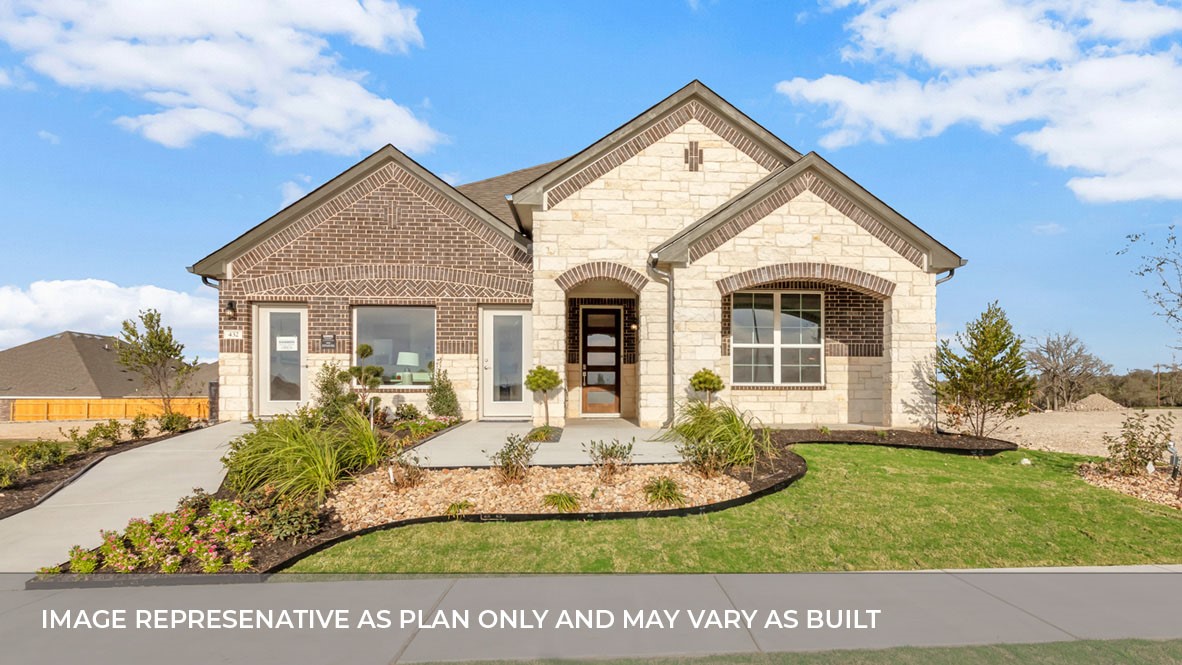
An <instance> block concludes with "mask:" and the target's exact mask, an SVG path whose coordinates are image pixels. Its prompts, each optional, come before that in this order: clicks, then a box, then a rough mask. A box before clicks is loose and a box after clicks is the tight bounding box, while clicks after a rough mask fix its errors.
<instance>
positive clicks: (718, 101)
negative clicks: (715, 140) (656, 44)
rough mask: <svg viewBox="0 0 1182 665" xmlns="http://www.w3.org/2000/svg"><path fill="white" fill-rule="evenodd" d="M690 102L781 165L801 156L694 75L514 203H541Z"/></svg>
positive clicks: (533, 184)
mask: <svg viewBox="0 0 1182 665" xmlns="http://www.w3.org/2000/svg"><path fill="white" fill-rule="evenodd" d="M693 102H697V103H699V104H701V105H703V106H704V107H705V108H706V109H708V110H709V111H711V112H713V114H714V115H716V116H718V117H719V118H721V119H722V120H723V121H724V122H726V123H728V124H730V125H732V126H734V127H735V128H737V129H738V130H739V131H740V132H741V133H742V134H743V136H744V137H745V138H746V139H747V140H749V141H751V142H752V143H753V144H754V145H756V146H758V147H759V148H761V149H763V150H764V151H766V152H768V153H770V154H772V155H774V156H775V157H776V158H777V159H778V160H779V161H780V162H781V163H782V164H783V165H788V164H792V163H793V162H795V161H796V160H797V159H799V158H800V153H799V152H797V151H796V150H795V149H794V148H793V147H792V146H790V145H788V144H787V143H784V142H783V141H782V140H780V138H779V137H777V136H776V135H775V134H772V133H771V132H769V131H768V130H766V129H764V128H763V126H761V125H760V124H759V123H757V122H755V121H754V120H752V119H751V118H749V117H748V116H747V115H746V114H744V113H743V112H742V111H740V110H739V109H737V108H735V107H734V106H733V105H732V104H731V103H730V102H728V101H726V100H725V99H723V98H722V97H720V96H719V95H718V93H716V92H714V91H713V90H711V89H710V88H708V87H706V85H705V84H703V83H702V82H701V81H698V80H696V79H695V80H694V81H691V82H690V83H689V85H686V86H685V87H683V88H682V89H680V90H678V91H677V92H675V93H673V94H672V95H669V96H668V97H666V98H665V99H664V100H662V101H661V102H659V103H657V104H656V105H655V106H653V107H652V108H650V109H648V110H647V111H645V112H644V113H641V114H640V115H638V116H636V117H635V118H633V119H632V120H629V121H628V122H626V123H624V124H623V125H622V126H620V127H619V128H618V129H616V130H615V131H614V132H612V133H611V134H608V135H607V136H605V137H603V138H602V139H600V140H598V141H596V142H595V143H593V144H591V145H590V146H588V147H587V148H585V149H584V150H583V151H581V152H579V153H578V154H576V155H575V156H573V157H571V158H570V159H567V160H565V161H563V162H562V163H560V164H559V165H558V166H556V167H555V168H553V169H550V170H549V171H547V172H546V173H545V174H543V175H541V176H540V177H538V178H537V179H535V180H533V181H532V182H530V183H527V184H525V185H523V186H522V187H521V188H520V189H518V190H517V191H516V192H514V193H513V197H512V202H513V205H514V206H519V205H539V206H540V205H543V204H544V201H543V195H544V194H545V192H546V190H547V189H549V188H551V187H553V186H555V185H557V184H559V183H561V182H563V181H564V180H566V179H567V178H569V177H571V176H572V175H575V174H577V173H579V172H580V171H581V170H583V169H584V168H586V167H587V166H589V165H591V164H594V163H595V162H596V160H598V159H600V158H601V157H602V156H604V155H605V154H607V153H608V152H610V151H611V150H613V149H615V148H616V147H618V146H620V145H622V144H624V143H626V142H627V141H629V140H632V139H633V138H635V137H637V136H639V135H641V134H643V133H644V132H645V131H647V130H649V129H650V128H652V127H653V126H654V125H655V124H657V123H659V122H661V120H662V119H664V118H665V117H666V116H668V115H670V114H671V113H673V112H675V111H676V110H677V109H679V108H680V107H683V106H685V105H688V104H691V103H693Z"/></svg>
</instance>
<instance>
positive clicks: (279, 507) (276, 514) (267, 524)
mask: <svg viewBox="0 0 1182 665" xmlns="http://www.w3.org/2000/svg"><path fill="white" fill-rule="evenodd" d="M322 520H323V511H321V509H320V507H319V506H318V505H316V504H315V503H312V502H310V501H284V502H281V503H278V504H276V505H275V506H273V507H272V508H271V509H270V510H269V511H268V512H267V513H266V514H265V515H263V516H262V517H261V518H260V521H261V524H262V527H263V529H265V530H266V532H267V534H268V535H269V536H271V537H272V538H274V539H275V540H298V539H300V538H307V537H309V536H314V535H316V534H318V533H320V527H321V523H322Z"/></svg>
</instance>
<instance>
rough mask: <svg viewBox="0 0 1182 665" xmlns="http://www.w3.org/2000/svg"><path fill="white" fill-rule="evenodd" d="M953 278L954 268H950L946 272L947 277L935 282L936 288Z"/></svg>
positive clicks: (954, 274)
mask: <svg viewBox="0 0 1182 665" xmlns="http://www.w3.org/2000/svg"><path fill="white" fill-rule="evenodd" d="M955 276H956V268H952V269H950V270H949V271H948V276H947V277H941V278H939V279H937V280H936V286H940V285H941V284H943V283H944V282H947V281H948V280H950V279H952V278H953V277H955Z"/></svg>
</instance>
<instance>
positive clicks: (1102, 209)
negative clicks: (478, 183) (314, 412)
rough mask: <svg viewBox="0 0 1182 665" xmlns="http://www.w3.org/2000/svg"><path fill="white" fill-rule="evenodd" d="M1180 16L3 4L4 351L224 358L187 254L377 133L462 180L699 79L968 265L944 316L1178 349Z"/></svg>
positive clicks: (1057, 11)
mask: <svg viewBox="0 0 1182 665" xmlns="http://www.w3.org/2000/svg"><path fill="white" fill-rule="evenodd" d="M1180 39H1182V4H1179V3H1178V2H1164V1H1163V2H1152V1H1149V0H1138V1H1133V2H1122V1H1119V0H1045V1H1041V2H1030V3H1018V2H1006V1H1005V0H957V1H956V2H949V1H948V0H865V1H857V0H826V1H823V2H820V3H817V2H779V1H770V0H769V1H767V2H737V1H728V0H714V1H711V0H696V1H687V0H665V1H657V0H653V1H651V2H643V3H636V2H623V1H612V0H599V1H595V2H576V1H565V2H550V1H538V2H531V1H520V2H496V3H492V2H479V1H474V2H460V1H455V0H452V1H448V2H427V1H424V2H409V1H399V2H394V1H382V0H363V1H362V2H355V1H348V0H337V1H332V2H330V1H328V0H282V1H275V2H269V3H262V2H259V3H240V2H236V1H234V0H228V1H227V0H169V1H168V2H144V1H142V0H141V1H140V2H131V1H129V0H95V1H92V2H83V1H78V0H44V1H26V0H5V1H3V2H0V136H2V137H3V138H2V141H0V198H2V200H3V201H4V202H5V205H3V206H0V348H6V347H10V346H13V345H16V344H21V343H24V342H27V341H30V340H33V339H36V338H39V337H41V336H44V335H47V334H52V333H56V332H60V331H62V330H77V331H82V332H93V333H109V334H113V333H115V332H116V331H117V330H118V328H119V324H120V322H121V321H122V320H123V319H125V318H129V317H131V316H134V315H135V313H136V312H138V311H139V310H141V309H143V308H146V307H154V308H157V309H159V310H160V311H161V312H162V313H163V315H164V317H165V320H166V322H168V323H170V324H171V325H172V326H173V327H174V329H175V330H176V332H177V334H178V335H179V336H180V338H181V340H182V341H184V342H185V344H186V347H187V351H188V352H189V353H195V354H197V355H198V356H199V357H201V358H202V359H212V358H213V357H215V356H216V330H215V309H216V304H215V293H214V291H213V290H212V289H210V288H208V287H205V286H203V285H202V284H201V282H200V280H199V279H198V278H197V277H195V276H193V275H191V274H189V273H188V272H187V271H186V270H185V268H186V266H189V265H192V264H193V263H194V262H196V261H197V260H199V259H200V258H202V257H204V256H205V255H207V254H208V253H210V252H211V251H213V250H215V249H217V248H218V247H220V246H222V245H223V244H225V243H226V242H229V241H230V240H232V239H233V238H234V237H236V236H238V235H239V234H240V233H242V232H243V231H245V230H246V229H248V228H250V227H252V226H254V225H255V224H257V223H259V222H260V221H262V220H264V219H266V218H267V217H269V216H270V215H272V214H273V213H275V212H276V211H278V210H279V209H281V208H282V207H283V206H285V205H286V204H288V203H290V202H292V201H293V200H295V199H297V198H298V197H299V196H301V195H303V194H304V193H306V192H308V191H310V190H311V189H313V188H315V187H316V186H318V185H320V184H322V183H324V182H325V181H327V180H329V179H331V178H332V177H333V176H335V175H337V174H338V173H340V172H341V171H343V170H345V169H347V168H348V167H349V166H351V165H353V164H354V163H356V162H357V161H358V160H359V159H361V158H362V157H364V156H365V155H367V154H369V153H371V152H373V151H374V150H376V149H378V148H380V147H381V146H382V145H384V144H386V143H393V144H394V145H396V146H398V147H399V148H401V149H403V150H404V151H405V152H407V153H408V154H410V155H411V156H412V157H414V158H415V159H416V160H418V161H419V162H420V163H422V164H423V165H424V166H426V167H427V168H429V169H431V170H432V171H434V172H435V173H437V174H439V175H440V176H441V177H442V178H444V179H445V180H447V181H449V182H452V183H453V184H460V183H464V182H471V181H474V180H479V179H482V178H487V177H491V176H493V175H497V174H500V173H504V172H507V171H511V170H515V169H519V168H524V167H527V166H531V165H534V164H538V163H541V162H547V161H551V160H555V159H559V158H563V157H567V156H569V155H571V154H573V153H575V152H577V151H579V150H581V149H582V148H584V147H586V146H587V145H589V144H591V143H593V142H594V141H596V140H598V139H599V138H601V137H602V136H603V135H605V134H607V133H609V132H610V131H611V130H613V129H615V128H616V127H618V126H619V125H621V124H623V123H625V122H627V121H628V120H630V119H631V118H632V117H634V116H635V115H637V114H639V113H640V112H642V111H644V110H645V109H647V108H648V107H649V106H651V105H653V104H655V103H656V102H658V101H660V100H661V99H663V98H664V97H666V96H667V95H669V94H670V93H672V92H674V91H675V90H677V89H678V88H680V87H681V86H683V85H685V84H686V83H688V82H689V81H691V80H693V79H700V80H701V81H702V82H704V83H705V84H706V85H708V86H710V87H711V88H713V89H714V90H715V91H716V92H718V93H719V94H721V95H722V96H723V97H724V98H726V99H727V100H729V101H730V102H731V103H733V104H734V105H736V106H737V107H739V108H740V109H741V110H743V111H744V112H745V113H747V114H748V115H750V116H751V117H752V118H754V119H755V120H756V121H757V122H759V123H760V124H762V125H763V126H764V127H766V128H768V129H769V130H771V131H772V132H774V133H775V134H777V135H778V136H780V137H781V138H782V139H784V140H785V141H786V142H787V143H789V144H790V145H792V146H793V147H795V148H796V149H797V150H800V151H801V152H807V151H810V150H816V151H817V152H819V153H820V154H821V155H822V156H824V157H825V158H826V159H828V160H829V161H830V162H831V163H833V164H834V165H835V166H837V167H838V168H840V169H841V170H842V171H844V172H845V173H846V174H848V175H849V176H850V177H852V178H854V179H855V180H856V181H858V182H859V183H860V184H862V185H863V186H864V187H866V188H867V189H868V190H870V191H871V192H873V193H874V194H875V195H876V196H878V197H879V198H880V199H882V200H883V201H885V202H887V203H888V204H890V205H891V206H892V207H893V208H895V209H896V210H898V211H900V212H901V213H902V214H903V215H904V216H906V217H907V218H909V219H910V220H912V221H913V222H915V223H916V224H918V225H919V226H920V227H921V228H923V229H925V230H926V231H928V232H929V233H930V234H931V235H933V236H935V237H936V238H938V239H939V240H941V241H942V242H943V243H944V244H946V245H948V246H949V247H951V248H952V249H953V250H954V251H956V252H957V253H959V254H960V255H961V256H963V257H965V258H967V259H968V261H969V264H968V265H967V266H966V267H965V268H963V269H961V270H958V271H957V273H956V276H955V278H954V279H952V280H951V281H949V282H947V283H945V284H943V285H941V286H940V287H939V297H938V313H937V316H938V321H939V334H940V335H941V336H949V335H952V334H953V333H955V332H956V331H957V330H960V329H962V328H963V326H964V324H965V322H966V321H969V320H971V319H972V318H974V317H976V316H977V315H978V314H979V313H980V312H981V311H983V310H984V309H985V307H986V305H987V304H988V303H989V302H991V301H993V300H997V301H999V303H1000V304H1001V306H1002V307H1003V308H1004V309H1005V310H1006V312H1007V313H1008V314H1009V316H1010V319H1011V321H1012V322H1013V324H1014V327H1015V329H1016V331H1017V332H1018V333H1019V334H1020V335H1022V336H1024V337H1028V338H1035V337H1042V336H1045V335H1047V334H1050V333H1058V332H1068V331H1070V332H1073V333H1075V334H1076V335H1078V336H1079V337H1080V338H1081V339H1083V341H1084V342H1085V343H1086V344H1087V345H1088V346H1089V347H1090V348H1091V349H1092V351H1094V352H1095V353H1096V354H1097V355H1099V356H1100V357H1101V358H1102V359H1103V360H1105V361H1106V362H1109V363H1111V364H1112V365H1113V366H1114V368H1115V369H1116V370H1117V371H1124V370H1126V369H1130V368H1146V367H1150V366H1152V365H1153V364H1154V363H1169V362H1172V361H1174V360H1178V361H1179V362H1182V357H1176V355H1175V354H1176V353H1177V352H1176V351H1175V350H1174V347H1175V346H1178V344H1179V339H1178V337H1179V336H1178V334H1177V333H1176V332H1175V331H1172V330H1171V329H1170V328H1169V327H1168V326H1167V325H1166V323H1165V322H1164V321H1163V320H1161V319H1160V317H1157V316H1155V312H1154V308H1153V306H1152V305H1151V303H1150V302H1149V301H1148V300H1147V298H1146V297H1145V295H1144V291H1145V290H1146V289H1148V288H1151V287H1153V283H1152V282H1150V281H1149V280H1147V279H1146V278H1144V277H1139V276H1137V275H1135V274H1134V270H1135V268H1136V267H1137V264H1138V261H1137V254H1138V252H1139V250H1138V249H1137V248H1134V250H1133V251H1132V252H1130V253H1126V254H1118V252H1119V250H1121V249H1122V248H1123V247H1125V246H1126V244H1127V243H1126V237H1127V236H1128V235H1129V234H1134V233H1144V234H1148V236H1149V237H1161V236H1162V235H1163V234H1164V233H1165V232H1166V231H1167V229H1168V227H1169V226H1170V225H1171V224H1174V223H1177V222H1179V221H1182V42H1180ZM1178 356H1182V354H1178Z"/></svg>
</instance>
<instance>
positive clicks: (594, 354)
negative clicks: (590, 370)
mask: <svg viewBox="0 0 1182 665" xmlns="http://www.w3.org/2000/svg"><path fill="white" fill-rule="evenodd" d="M587 364H588V365H612V366H614V365H615V364H616V354H614V353H611V352H609V351H588V352H587Z"/></svg>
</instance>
